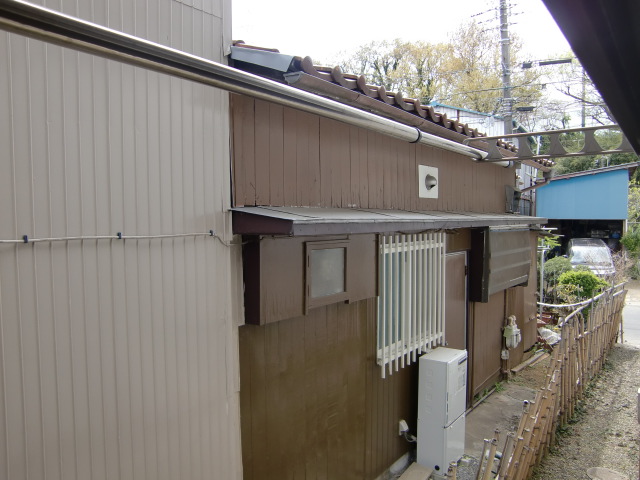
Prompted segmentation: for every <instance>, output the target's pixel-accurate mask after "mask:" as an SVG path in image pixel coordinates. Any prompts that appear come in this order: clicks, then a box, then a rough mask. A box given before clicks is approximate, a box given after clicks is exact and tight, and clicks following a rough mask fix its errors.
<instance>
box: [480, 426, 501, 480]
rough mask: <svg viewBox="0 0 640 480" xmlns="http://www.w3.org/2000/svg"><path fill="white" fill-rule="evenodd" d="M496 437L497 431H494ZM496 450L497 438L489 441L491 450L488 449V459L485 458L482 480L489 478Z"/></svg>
mask: <svg viewBox="0 0 640 480" xmlns="http://www.w3.org/2000/svg"><path fill="white" fill-rule="evenodd" d="M496 436H499V431H498V430H496ZM497 450H498V438H493V439H492V440H491V448H489V458H487V466H486V467H485V469H484V475H483V476H482V480H489V478H490V477H491V471H492V470H493V462H494V459H495V458H496V451H497Z"/></svg>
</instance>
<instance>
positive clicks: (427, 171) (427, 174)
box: [418, 165, 439, 198]
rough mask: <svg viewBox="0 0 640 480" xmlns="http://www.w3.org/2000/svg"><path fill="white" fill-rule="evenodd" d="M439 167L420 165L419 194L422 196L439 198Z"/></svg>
mask: <svg viewBox="0 0 640 480" xmlns="http://www.w3.org/2000/svg"><path fill="white" fill-rule="evenodd" d="M438 181H439V180H438V169H437V168H436V167H427V166H426V165H418V196H419V197H420V198H438Z"/></svg>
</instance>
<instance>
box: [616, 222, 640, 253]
mask: <svg viewBox="0 0 640 480" xmlns="http://www.w3.org/2000/svg"><path fill="white" fill-rule="evenodd" d="M620 243H621V244H622V245H624V248H626V250H627V252H628V253H629V255H631V256H632V257H633V258H638V253H640V229H636V230H633V231H629V232H627V233H626V234H624V235H623V236H622V238H621V239H620Z"/></svg>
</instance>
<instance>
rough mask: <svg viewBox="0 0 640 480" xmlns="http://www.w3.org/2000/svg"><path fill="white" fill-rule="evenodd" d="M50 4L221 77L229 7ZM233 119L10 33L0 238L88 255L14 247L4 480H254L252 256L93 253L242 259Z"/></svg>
mask: <svg viewBox="0 0 640 480" xmlns="http://www.w3.org/2000/svg"><path fill="white" fill-rule="evenodd" d="M37 3H40V4H44V5H45V6H47V7H49V8H54V9H61V10H62V11H63V12H64V13H67V14H70V15H74V16H80V17H82V18H85V19H87V20H90V21H93V22H97V23H100V24H103V25H107V26H109V27H112V28H115V29H118V30H123V31H125V32H127V33H131V34H134V35H139V36H142V37H146V38H149V39H150V40H152V41H157V42H160V43H165V44H169V45H171V46H172V47H175V48H180V49H186V50H188V51H190V52H193V53H195V54H198V55H204V56H206V57H208V58H212V59H215V60H218V61H220V60H222V45H223V35H226V33H225V32H227V30H228V29H227V27H226V26H224V28H223V27H222V23H223V22H222V17H221V12H222V10H223V3H227V2H226V0H225V1H224V2H223V1H218V0H206V1H199V2H197V1H196V2H195V3H198V4H199V5H193V6H192V5H185V4H184V3H180V2H176V1H170V0H162V1H160V2H151V3H148V4H147V2H143V1H131V2H123V1H121V0H110V1H95V2H92V1H84V2H76V1H68V0H62V1H45V2H42V1H41V2H37ZM189 3H194V2H189ZM228 6H229V5H226V6H225V7H224V8H225V9H228ZM214 12H215V13H214ZM227 23H228V22H227ZM227 113H228V96H227V94H226V93H224V92H221V91H219V90H216V89H213V88H208V87H204V86H202V85H197V84H193V83H190V82H187V81H182V80H177V79H173V78H169V77H167V76H162V75H160V74H157V73H154V72H147V71H145V70H143V69H136V68H133V67H131V66H128V65H123V64H119V63H117V62H112V61H107V60H105V59H102V58H98V57H93V56H90V55H87V54H81V53H78V52H75V51H71V50H65V49H63V48H60V47H58V46H54V45H47V44H44V43H42V42H38V41H35V40H28V39H26V38H23V37H20V36H18V35H12V34H7V33H5V32H0V145H1V146H2V151H1V153H0V171H2V174H0V239H2V240H15V239H20V238H22V236H23V235H28V237H29V238H30V239H32V240H33V239H38V238H39V239H43V238H51V237H71V236H74V237H84V239H77V240H60V241H42V242H39V243H29V244H24V243H22V244H20V243H18V244H15V243H14V244H8V243H2V244H0V478H3V479H23V478H50V479H65V480H66V479H70V480H73V479H89V478H92V479H102V478H121V479H138V478H154V479H156V478H157V479H175V478H190V479H196V478H225V479H226V478H230V479H239V478H241V476H242V466H241V459H240V451H239V450H240V439H239V434H240V431H239V429H240V421H239V394H238V389H239V385H238V375H239V367H238V365H237V331H236V329H235V326H236V324H237V323H238V322H239V320H238V318H237V316H236V317H234V315H237V312H238V309H239V307H238V306H236V305H233V304H232V298H234V297H237V293H235V292H234V290H235V289H237V288H238V286H237V284H234V283H233V281H231V280H230V272H231V271H233V270H236V269H238V268H239V265H240V261H239V260H240V259H239V257H238V253H239V249H238V248H237V247H232V248H229V247H227V246H224V245H223V244H222V243H221V242H219V241H218V240H216V239H215V238H212V237H208V236H199V237H193V236H185V237H180V238H163V239H160V238H145V239H125V240H116V239H100V240H96V239H93V238H87V237H91V236H115V235H116V233H117V232H122V233H123V234H124V235H125V236H127V235H140V236H147V235H149V236H153V235H162V234H185V233H190V232H203V233H206V232H208V231H209V230H210V229H213V230H215V232H216V233H218V234H219V235H220V236H221V238H222V239H224V241H226V242H228V241H230V240H231V235H230V232H229V231H228V228H229V227H228V224H229V222H228V220H229V219H228V214H225V213H224V211H225V210H226V209H228V207H229V204H230V201H229V198H230V191H229V184H230V182H229V164H228V158H229V142H228V139H229V137H228V134H229V126H228V115H227ZM235 279H236V280H237V276H236V277H235ZM234 293H235V295H234Z"/></svg>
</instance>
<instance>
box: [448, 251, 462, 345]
mask: <svg viewBox="0 0 640 480" xmlns="http://www.w3.org/2000/svg"><path fill="white" fill-rule="evenodd" d="M445 268H446V286H445V288H446V290H445V299H446V300H445V307H444V308H445V310H444V312H445V339H446V342H447V347H449V348H457V349H460V350H465V349H467V274H466V270H467V252H457V253H450V254H448V255H447V257H446V266H445Z"/></svg>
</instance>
